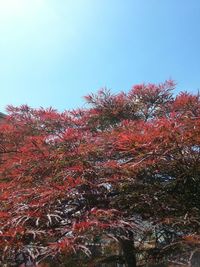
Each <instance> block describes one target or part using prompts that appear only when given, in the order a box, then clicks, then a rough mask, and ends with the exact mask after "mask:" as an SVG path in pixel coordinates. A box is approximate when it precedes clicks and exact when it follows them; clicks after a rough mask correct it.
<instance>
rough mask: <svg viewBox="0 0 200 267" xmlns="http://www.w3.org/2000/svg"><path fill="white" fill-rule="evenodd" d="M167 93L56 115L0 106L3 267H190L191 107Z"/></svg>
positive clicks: (197, 127)
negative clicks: (176, 265)
mask: <svg viewBox="0 0 200 267" xmlns="http://www.w3.org/2000/svg"><path fill="white" fill-rule="evenodd" d="M174 87H175V84H174V83H173V82H172V81H167V82H165V83H164V84H159V85H154V84H147V85H145V84H142V85H136V86H134V87H133V88H132V90H131V91H130V92H128V93H120V94H117V95H113V94H111V92H110V91H108V90H106V89H103V90H100V91H99V92H98V93H97V94H92V95H89V96H87V97H86V101H87V102H88V104H89V108H88V109H86V110H75V111H66V112H64V113H58V112H57V111H55V110H53V109H38V110H37V109H32V108H30V107H28V106H21V107H19V108H16V107H8V113H9V115H8V117H7V118H6V122H5V123H3V124H1V125H0V129H1V131H0V134H1V157H0V161H1V164H0V173H1V174H0V190H1V193H0V200H1V202H0V203H1V204H0V215H1V218H0V227H1V232H0V235H1V239H0V250H1V251H0V255H2V257H1V262H2V263H3V262H8V261H9V262H11V263H12V262H16V261H17V260H18V261H21V262H26V261H32V262H35V264H37V263H38V262H43V261H45V260H48V259H49V260H50V261H51V260H52V259H53V260H54V262H56V264H57V265H58V264H61V266H62V264H63V266H69V261H72V263H71V264H72V266H74V265H75V263H74V262H75V261H76V260H80V259H81V262H82V264H83V265H84V264H86V266H89V265H88V264H93V266H97V264H99V263H100V262H104V263H105V262H111V261H113V262H121V263H124V264H126V266H128V267H129V266H132V267H133V266H136V261H138V262H139V263H141V264H142V263H145V261H148V262H150V261H152V262H156V261H162V260H173V261H180V260H182V261H183V262H184V261H185V262H187V261H189V259H190V256H191V255H192V253H194V250H195V251H196V249H197V248H198V246H199V240H200V239H199V238H200V235H199V230H200V229H199V222H198V221H199V219H200V214H199V210H200V201H199V193H200V192H199V179H200V167H199V166H200V164H199V161H200V146H199V143H200V138H199V136H200V120H199V119H200V100H199V95H198V94H197V95H192V94H189V93H184V92H183V93H180V94H179V95H178V96H176V97H174V96H173V89H174ZM152 244H153V245H152ZM148 245H149V246H148ZM119 251H121V253H120V254H119ZM178 255H181V259H179V257H178ZM66 261H68V265H66ZM95 262H96V263H95ZM95 264H96V265H95ZM79 265H80V263H79ZM91 266H92V265H91Z"/></svg>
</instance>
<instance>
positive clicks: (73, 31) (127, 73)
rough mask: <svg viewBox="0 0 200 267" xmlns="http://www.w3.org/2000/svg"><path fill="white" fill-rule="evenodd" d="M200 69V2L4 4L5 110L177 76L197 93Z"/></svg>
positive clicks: (0, 17) (28, 0)
mask: <svg viewBox="0 0 200 267" xmlns="http://www.w3.org/2000/svg"><path fill="white" fill-rule="evenodd" d="M199 70H200V1H199V0H0V111H5V106H6V105H7V104H13V105H20V104H28V105H30V106H32V107H40V106H42V107H48V106H52V107H54V108H56V109H58V110H60V111H63V110H64V109H72V108H76V107H82V106H83V105H84V100H83V98H82V97H83V96H84V95H87V94H88V93H90V92H95V91H97V90H98V89H99V88H101V87H105V86H106V87H107V88H109V89H112V91H113V92H114V93H116V92H119V91H122V90H124V91H128V90H129V89H130V88H131V86H132V85H134V84H138V83H143V82H146V83H148V82H151V83H159V82H163V81H165V80H166V79H169V78H172V79H174V80H175V81H176V82H177V91H176V92H179V91H180V90H188V91H191V92H192V91H193V92H196V91H197V90H198V89H200V72H199Z"/></svg>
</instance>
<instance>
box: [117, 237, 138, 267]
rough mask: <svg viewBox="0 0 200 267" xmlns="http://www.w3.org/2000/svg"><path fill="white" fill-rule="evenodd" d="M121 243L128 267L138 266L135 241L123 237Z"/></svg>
mask: <svg viewBox="0 0 200 267" xmlns="http://www.w3.org/2000/svg"><path fill="white" fill-rule="evenodd" d="M120 243H121V248H122V251H123V255H124V259H125V262H126V265H127V267H136V256H135V247H134V242H133V241H132V240H127V239H121V240H120Z"/></svg>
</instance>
